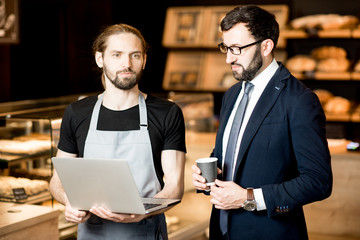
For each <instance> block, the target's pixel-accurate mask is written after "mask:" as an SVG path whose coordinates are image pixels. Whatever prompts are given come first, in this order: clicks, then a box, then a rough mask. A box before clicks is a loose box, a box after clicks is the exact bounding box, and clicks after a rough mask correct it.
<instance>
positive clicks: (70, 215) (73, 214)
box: [65, 204, 90, 223]
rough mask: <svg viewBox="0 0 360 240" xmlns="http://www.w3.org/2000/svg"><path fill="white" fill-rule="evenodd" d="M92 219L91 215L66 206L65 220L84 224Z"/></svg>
mask: <svg viewBox="0 0 360 240" xmlns="http://www.w3.org/2000/svg"><path fill="white" fill-rule="evenodd" d="M89 218H90V213H89V212H86V211H80V210H77V209H75V208H72V207H71V206H70V204H67V205H66V206H65V219H66V221H69V222H72V223H82V222H85V221H86V220H88V219H89Z"/></svg>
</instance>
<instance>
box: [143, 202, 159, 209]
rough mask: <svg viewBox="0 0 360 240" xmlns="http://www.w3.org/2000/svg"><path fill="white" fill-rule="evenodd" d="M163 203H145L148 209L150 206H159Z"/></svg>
mask: <svg viewBox="0 0 360 240" xmlns="http://www.w3.org/2000/svg"><path fill="white" fill-rule="evenodd" d="M160 205H161V204H158V203H144V207H145V210H148V209H150V208H154V207H157V206H160Z"/></svg>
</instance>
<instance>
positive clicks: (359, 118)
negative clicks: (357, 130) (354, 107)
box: [351, 112, 360, 123]
mask: <svg viewBox="0 0 360 240" xmlns="http://www.w3.org/2000/svg"><path fill="white" fill-rule="evenodd" d="M351 121H352V122H356V123H360V112H354V113H353V114H351Z"/></svg>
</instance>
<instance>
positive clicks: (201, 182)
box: [191, 165, 221, 191]
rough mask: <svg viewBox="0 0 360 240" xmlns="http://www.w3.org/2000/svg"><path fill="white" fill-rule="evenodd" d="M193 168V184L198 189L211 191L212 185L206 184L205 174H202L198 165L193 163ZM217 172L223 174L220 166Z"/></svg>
mask: <svg viewBox="0 0 360 240" xmlns="http://www.w3.org/2000/svg"><path fill="white" fill-rule="evenodd" d="M191 168H192V170H193V174H192V177H193V185H194V186H195V187H196V189H198V190H203V191H209V190H210V187H209V186H207V185H206V184H205V183H206V179H205V178H204V177H203V176H201V170H200V168H199V167H198V166H196V165H192V166H191ZM217 174H221V170H220V169H219V168H218V169H217Z"/></svg>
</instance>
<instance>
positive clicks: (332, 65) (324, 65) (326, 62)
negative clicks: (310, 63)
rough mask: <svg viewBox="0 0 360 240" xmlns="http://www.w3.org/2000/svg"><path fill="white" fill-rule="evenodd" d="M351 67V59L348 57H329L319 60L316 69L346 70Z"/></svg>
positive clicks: (326, 70) (322, 70)
mask: <svg viewBox="0 0 360 240" xmlns="http://www.w3.org/2000/svg"><path fill="white" fill-rule="evenodd" d="M349 67H350V61H349V60H348V59H346V58H327V59H323V60H320V61H319V62H318V64H317V67H316V70H317V71H320V72H346V71H348V70H349Z"/></svg>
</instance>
